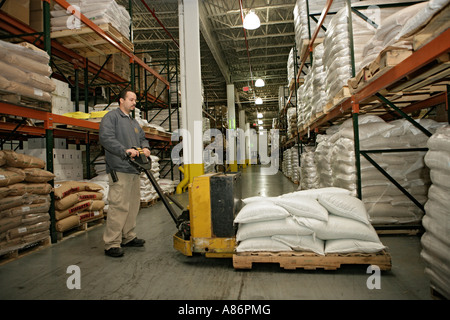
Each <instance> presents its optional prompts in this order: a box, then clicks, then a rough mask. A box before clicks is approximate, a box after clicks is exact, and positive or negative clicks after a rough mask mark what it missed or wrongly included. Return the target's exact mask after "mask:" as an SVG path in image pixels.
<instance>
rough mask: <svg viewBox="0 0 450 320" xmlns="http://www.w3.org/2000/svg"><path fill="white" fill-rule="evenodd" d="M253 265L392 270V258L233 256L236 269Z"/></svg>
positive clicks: (275, 254)
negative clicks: (370, 267)
mask: <svg viewBox="0 0 450 320" xmlns="http://www.w3.org/2000/svg"><path fill="white" fill-rule="evenodd" d="M253 263H278V264H279V265H280V267H281V268H283V269H287V270H295V269H298V268H301V269H305V270H316V269H325V270H336V269H338V268H340V267H341V265H343V264H362V265H377V266H378V267H379V268H380V270H383V271H386V270H390V269H391V267H392V264H391V256H390V255H389V253H387V252H386V251H384V250H383V251H381V252H380V253H373V254H364V253H348V254H327V255H324V256H321V255H318V254H316V253H312V252H298V251H292V252H241V253H236V254H234V255H233V267H234V268H235V269H252V265H253Z"/></svg>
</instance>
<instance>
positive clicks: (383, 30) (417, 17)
mask: <svg viewBox="0 0 450 320" xmlns="http://www.w3.org/2000/svg"><path fill="white" fill-rule="evenodd" d="M449 2H450V0H430V1H424V2H421V3H418V4H415V5H411V6H408V7H406V8H403V9H401V10H400V11H398V12H396V13H393V14H391V15H389V16H388V17H387V18H385V19H383V21H382V23H381V24H380V26H379V27H378V29H377V31H376V33H375V34H374V35H373V37H372V38H371V39H370V40H369V41H367V43H366V45H365V46H364V48H363V57H364V59H363V61H362V62H361V65H360V67H361V68H362V67H365V66H367V65H368V64H370V63H371V62H372V61H373V60H375V58H376V57H377V56H378V55H379V54H380V52H381V51H383V50H384V49H386V48H389V47H391V48H401V49H409V50H412V48H413V45H412V35H413V34H414V33H415V32H416V31H417V30H419V29H420V28H422V27H423V26H424V25H425V24H426V23H428V22H429V21H430V20H431V18H432V17H433V16H434V15H435V14H437V13H438V12H439V11H441V10H442V9H443V8H445V7H446V6H447V5H448V3H449ZM444 10H450V8H449V7H446V8H445V9H444Z"/></svg>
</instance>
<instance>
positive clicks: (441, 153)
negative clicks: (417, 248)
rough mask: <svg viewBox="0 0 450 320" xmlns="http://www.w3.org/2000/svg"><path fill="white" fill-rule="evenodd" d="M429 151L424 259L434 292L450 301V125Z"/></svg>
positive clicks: (433, 140) (438, 134) (436, 136)
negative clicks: (428, 186) (429, 183)
mask: <svg viewBox="0 0 450 320" xmlns="http://www.w3.org/2000/svg"><path fill="white" fill-rule="evenodd" d="M427 146H428V148H429V151H428V152H427V154H426V156H425V163H426V165H427V166H428V167H429V168H430V176H431V181H432V185H431V186H430V189H429V192H428V201H427V202H426V204H425V211H426V215H425V216H424V217H423V226H424V227H425V231H426V232H425V233H424V235H423V236H422V239H421V243H422V247H423V250H422V252H421V254H420V255H421V257H422V258H423V259H424V260H425V263H426V268H425V273H426V274H427V275H428V276H429V277H430V285H431V287H432V288H433V289H435V290H436V291H438V292H439V293H441V294H442V295H444V296H445V297H446V298H447V299H448V298H450V267H449V266H450V256H449V254H448V253H449V252H450V239H449V237H448V235H449V234H450V215H449V209H448V208H450V200H449V199H450V198H449V194H450V161H449V159H450V126H448V125H447V126H445V127H442V128H440V129H438V130H437V131H436V133H435V134H434V135H432V136H431V137H430V139H429V140H428V143H427Z"/></svg>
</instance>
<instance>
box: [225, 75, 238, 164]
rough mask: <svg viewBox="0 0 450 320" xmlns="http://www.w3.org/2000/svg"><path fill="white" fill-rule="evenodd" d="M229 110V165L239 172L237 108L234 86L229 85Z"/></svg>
mask: <svg viewBox="0 0 450 320" xmlns="http://www.w3.org/2000/svg"><path fill="white" fill-rule="evenodd" d="M227 108H228V112H227V115H228V130H227V137H226V138H227V163H228V164H229V165H230V170H231V171H233V172H236V171H238V165H237V159H236V111H235V108H236V107H235V97H234V84H228V85H227Z"/></svg>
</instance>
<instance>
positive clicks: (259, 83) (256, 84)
mask: <svg viewBox="0 0 450 320" xmlns="http://www.w3.org/2000/svg"><path fill="white" fill-rule="evenodd" d="M265 85H266V84H265V83H264V80H263V79H261V78H259V79H258V80H256V82H255V86H256V87H264V86H265Z"/></svg>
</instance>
